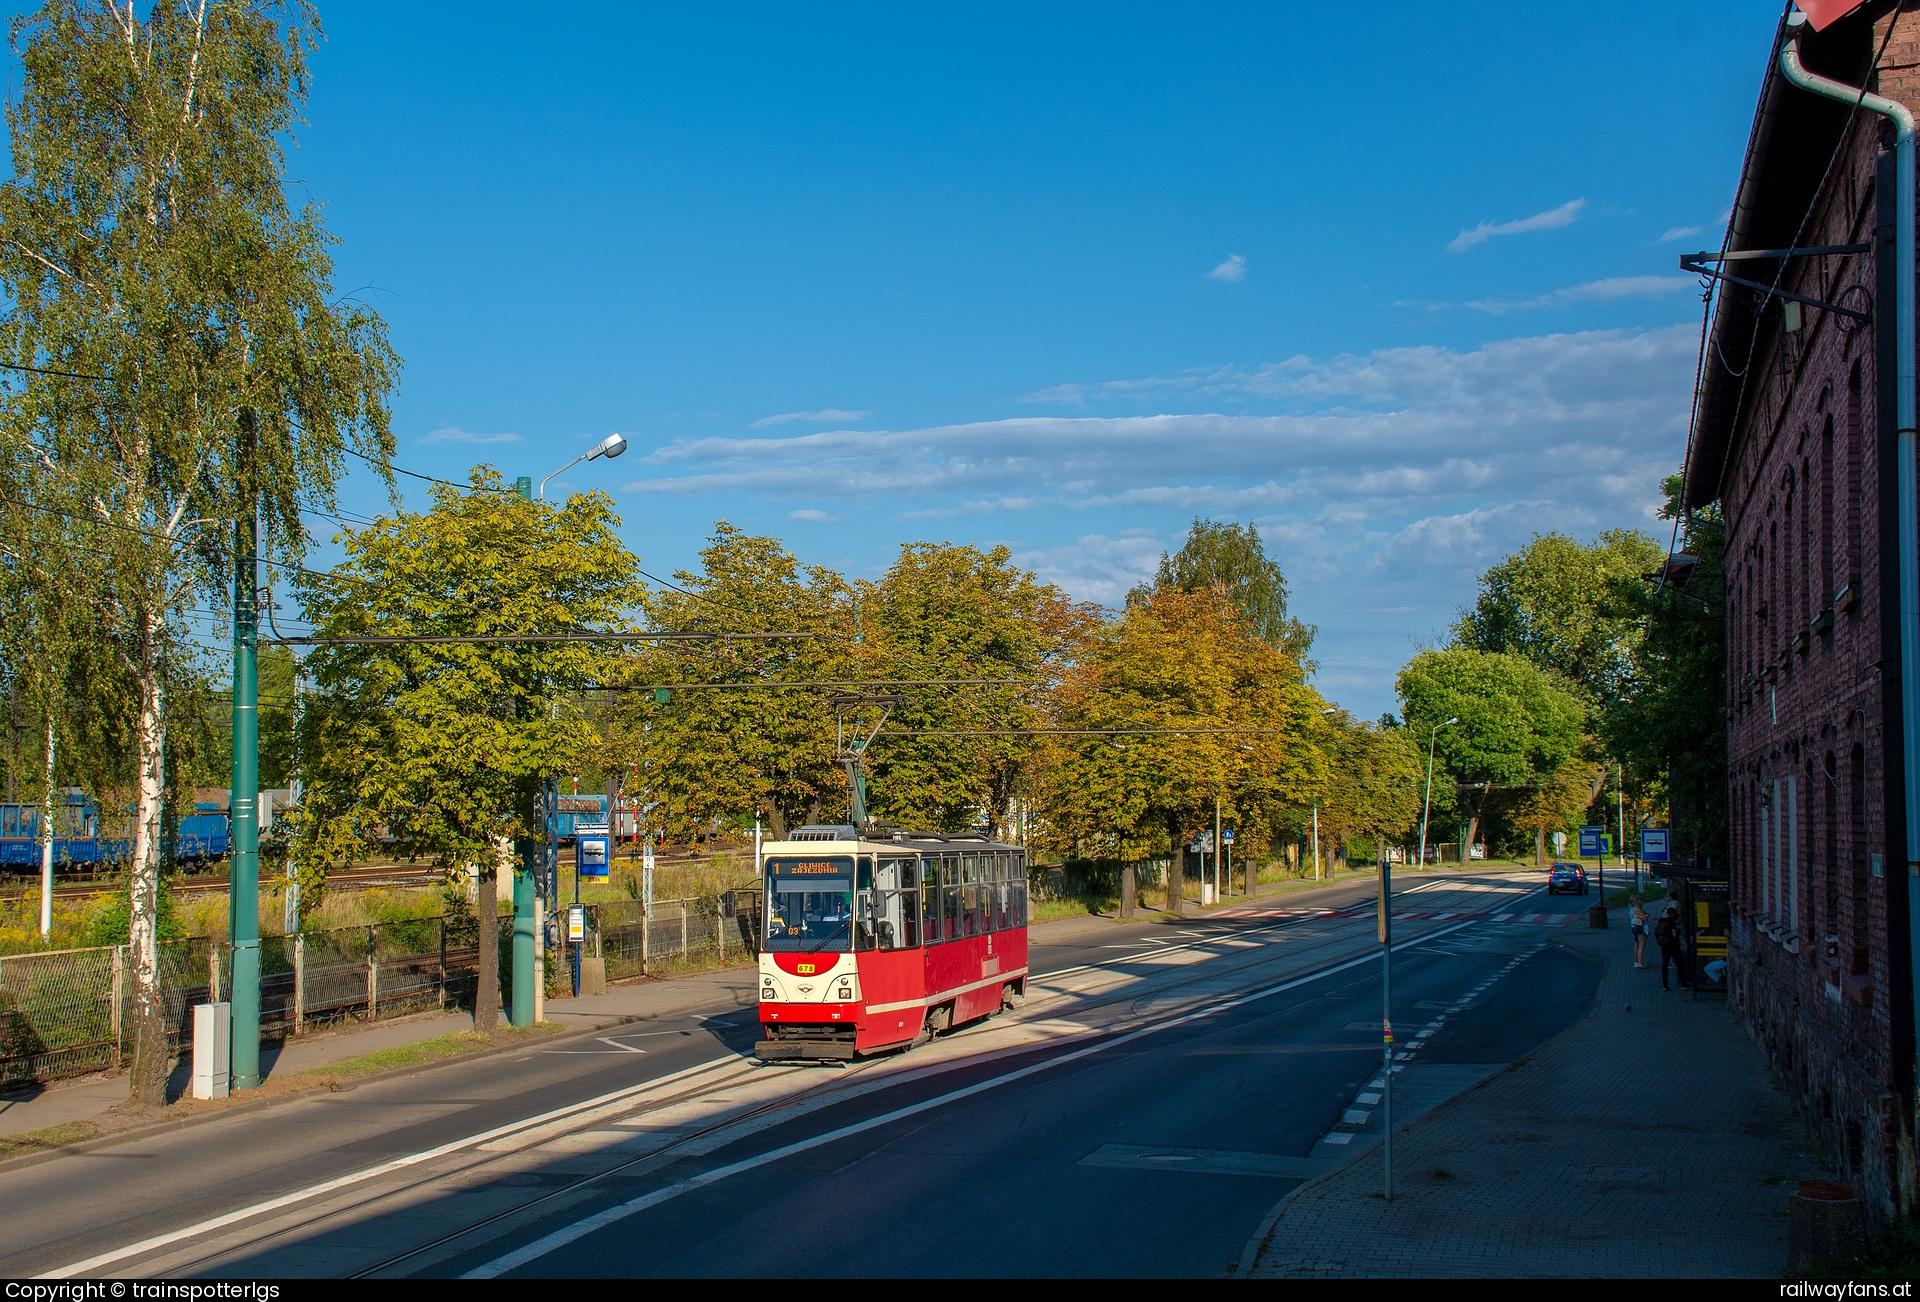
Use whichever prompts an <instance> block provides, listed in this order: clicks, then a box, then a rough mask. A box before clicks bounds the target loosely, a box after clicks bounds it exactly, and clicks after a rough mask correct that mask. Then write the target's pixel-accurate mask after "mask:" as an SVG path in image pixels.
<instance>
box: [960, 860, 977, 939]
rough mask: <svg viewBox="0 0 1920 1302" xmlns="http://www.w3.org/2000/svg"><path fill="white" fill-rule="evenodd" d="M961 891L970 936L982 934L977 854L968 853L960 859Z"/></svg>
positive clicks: (962, 905) (961, 902) (967, 932)
mask: <svg viewBox="0 0 1920 1302" xmlns="http://www.w3.org/2000/svg"><path fill="white" fill-rule="evenodd" d="M960 873H961V883H962V885H961V891H960V907H961V909H962V910H963V916H964V917H965V919H966V924H967V931H966V934H967V935H969V936H977V935H979V934H980V859H979V856H977V855H971V854H970V855H967V856H966V857H965V858H963V859H962V860H961V861H960Z"/></svg>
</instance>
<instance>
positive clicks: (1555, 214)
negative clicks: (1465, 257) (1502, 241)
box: [1447, 199, 1587, 253]
mask: <svg viewBox="0 0 1920 1302" xmlns="http://www.w3.org/2000/svg"><path fill="white" fill-rule="evenodd" d="M1586 206H1587V201H1586V200H1585V199H1570V200H1568V201H1567V202H1566V203H1563V204H1561V205H1560V206H1559V207H1558V208H1549V209H1547V210H1546V211H1545V212H1537V213H1535V214H1534V215H1533V216H1531V217H1521V218H1519V219H1517V220H1515V221H1510V222H1481V223H1480V224H1479V225H1478V226H1476V227H1474V228H1473V229H1472V230H1470V231H1461V232H1460V233H1459V234H1458V235H1456V236H1454V237H1453V239H1452V240H1451V241H1450V242H1449V243H1448V244H1447V252H1449V253H1465V252H1466V251H1467V250H1468V249H1470V248H1472V247H1473V246H1474V245H1476V244H1484V243H1486V242H1487V241H1488V240H1490V239H1493V238H1494V237H1495V236H1498V235H1524V234H1526V233H1527V232H1529V231H1550V230H1555V229H1558V228H1559V227H1561V226H1571V225H1573V223H1574V222H1576V221H1578V220H1579V219H1580V210H1581V209H1582V208H1585V207H1586Z"/></svg>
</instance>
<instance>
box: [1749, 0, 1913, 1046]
mask: <svg viewBox="0 0 1920 1302" xmlns="http://www.w3.org/2000/svg"><path fill="white" fill-rule="evenodd" d="M1895 20H1896V21H1897V15H1896V16H1895ZM1806 23H1807V16H1806V15H1805V14H1803V13H1801V12H1799V11H1798V10H1795V11H1794V12H1793V13H1790V14H1788V15H1787V36H1786V40H1785V41H1783V42H1782V43H1781V46H1780V71H1781V72H1782V73H1784V74H1785V75H1786V78H1787V81H1788V82H1790V83H1791V84H1793V85H1795V86H1798V87H1800V89H1802V90H1808V91H1812V92H1813V93H1814V94H1816V95H1824V96H1826V97H1827V98H1828V99H1833V100H1838V101H1840V102H1841V103H1843V104H1848V105H1858V106H1859V107H1861V108H1863V109H1865V110H1867V112H1869V113H1878V114H1879V115H1880V116H1882V117H1885V118H1889V119H1891V120H1892V122H1893V131H1894V136H1893V139H1894V146H1893V166H1894V178H1895V181H1894V189H1895V193H1894V221H1893V263H1894V300H1893V301H1894V307H1893V312H1894V347H1895V350H1896V355H1897V357H1898V361H1897V363H1896V369H1895V381H1894V383H1895V389H1894V425H1895V432H1894V436H1895V439H1896V445H1895V451H1896V453H1897V465H1898V468H1899V475H1900V485H1899V489H1900V491H1899V503H1900V506H1899V526H1900V538H1899V546H1900V719H1901V732H1902V734H1903V736H1902V738H1901V741H1902V747H1901V749H1902V753H1903V755H1904V757H1905V760H1906V764H1905V769H1906V775H1905V776H1906V815H1907V819H1906V822H1907V881H1906V886H1907V948H1908V969H1907V970H1908V972H1909V973H1910V974H1911V976H1912V979H1913V980H1914V981H1915V982H1916V984H1917V985H1920V502H1916V496H1917V495H1920V489H1917V488H1916V482H1915V473H1916V472H1915V462H1916V459H1915V449H1914V443H1915V425H1916V424H1920V421H1917V420H1916V417H1915V414H1914V408H1915V395H1914V388H1915V384H1914V371H1915V365H1916V363H1915V349H1914V344H1915V340H1914V263H1913V240H1914V230H1913V227H1914V166H1913V114H1912V112H1911V111H1909V110H1908V108H1907V106H1906V105H1905V104H1902V103H1900V102H1899V101H1898V100H1891V99H1887V98H1886V97H1885V96H1881V95H1873V94H1869V93H1868V92H1867V91H1866V90H1865V89H1863V88H1861V87H1859V86H1843V85H1841V84H1840V83H1839V82H1837V81H1833V80H1831V79H1829V78H1826V77H1822V76H1819V75H1817V74H1815V73H1811V72H1808V71H1807V69H1806V67H1805V66H1804V65H1803V64H1802V63H1801V62H1800V49H1799V41H1800V33H1801V32H1802V31H1804V30H1805V29H1806ZM1913 1004H1914V1018H1915V1040H1914V1042H1915V1044H1916V1045H1920V989H1916V991H1915V998H1914V1001H1913Z"/></svg>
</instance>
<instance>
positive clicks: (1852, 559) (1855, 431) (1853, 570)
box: [1842, 362, 1866, 583]
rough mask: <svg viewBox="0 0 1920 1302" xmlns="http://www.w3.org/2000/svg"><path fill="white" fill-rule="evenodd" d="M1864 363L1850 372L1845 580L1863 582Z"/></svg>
mask: <svg viewBox="0 0 1920 1302" xmlns="http://www.w3.org/2000/svg"><path fill="white" fill-rule="evenodd" d="M1864 423H1865V416H1864V414H1863V413H1862V412H1861V410H1860V363H1859V362H1855V363H1854V364H1853V366H1852V367H1851V368H1850V369H1849V370H1848V372H1847V489H1848V492H1847V572H1846V575H1845V576H1844V578H1843V579H1842V582H1845V583H1858V582H1859V581H1860V517H1861V514H1862V508H1863V503H1862V500H1861V499H1862V497H1863V495H1864V493H1865V491H1866V452H1865V447H1864V440H1863V439H1862V437H1861V429H1862V426H1863V424H1864Z"/></svg>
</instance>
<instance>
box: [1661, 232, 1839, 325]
mask: <svg viewBox="0 0 1920 1302" xmlns="http://www.w3.org/2000/svg"><path fill="white" fill-rule="evenodd" d="M1872 251H1873V245H1871V244H1819V245H1814V246H1811V247H1809V248H1804V249H1741V250H1739V251H1737V252H1732V253H1708V252H1706V251H1704V250H1703V251H1701V252H1699V253H1682V254H1681V255H1680V270H1682V271H1689V272H1692V273H1693V274H1694V275H1696V276H1705V277H1707V278H1708V279H1710V280H1723V281H1725V282H1727V283H1728V284H1730V285H1745V286H1746V287H1747V288H1748V289H1757V290H1759V291H1761V292H1762V293H1765V294H1770V295H1772V296H1773V297H1775V298H1784V299H1790V300H1792V301H1793V302H1795V303H1804V304H1806V305H1807V306H1808V307H1817V308H1819V309H1820V310H1821V311H1823V312H1837V313H1839V314H1840V315H1841V316H1845V317H1852V318H1853V319H1854V320H1856V321H1871V320H1872V319H1873V314H1872V313H1870V312H1862V311H1860V310H1859V309H1858V308H1852V307H1841V306H1840V305H1839V304H1838V303H1828V302H1825V301H1823V300H1821V299H1817V298H1809V297H1807V296H1806V295H1805V294H1795V293H1793V292H1791V291H1790V290H1785V289H1781V288H1780V287H1779V286H1777V285H1767V284H1762V283H1761V282H1760V281H1757V280H1747V279H1745V278H1744V277H1741V276H1734V275H1729V274H1728V273H1727V272H1724V271H1721V270H1720V269H1719V268H1718V267H1710V266H1708V265H1706V264H1707V263H1709V262H1751V261H1757V260H1760V259H1764V258H1774V259H1779V258H1801V257H1825V256H1827V255H1829V254H1842V253H1870V252H1872Z"/></svg>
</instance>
